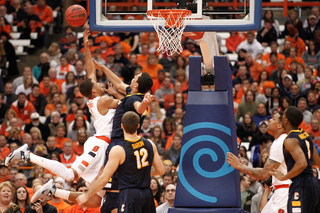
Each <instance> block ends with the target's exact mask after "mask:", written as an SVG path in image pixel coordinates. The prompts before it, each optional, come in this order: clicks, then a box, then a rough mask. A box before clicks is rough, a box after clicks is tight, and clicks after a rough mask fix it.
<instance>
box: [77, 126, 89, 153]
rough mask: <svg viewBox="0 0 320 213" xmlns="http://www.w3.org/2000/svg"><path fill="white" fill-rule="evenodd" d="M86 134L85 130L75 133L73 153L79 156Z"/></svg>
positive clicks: (86, 137)
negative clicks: (75, 139)
mask: <svg viewBox="0 0 320 213" xmlns="http://www.w3.org/2000/svg"><path fill="white" fill-rule="evenodd" d="M87 139H88V135H87V133H86V131H83V130H81V131H78V134H77V141H75V142H73V153H74V154H76V155H78V156H80V155H82V154H83V146H84V143H85V142H86V141H87Z"/></svg>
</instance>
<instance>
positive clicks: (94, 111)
mask: <svg viewBox="0 0 320 213" xmlns="http://www.w3.org/2000/svg"><path fill="white" fill-rule="evenodd" d="M83 34H84V44H85V51H86V56H87V57H86V66H87V75H88V79H87V81H90V82H91V87H90V88H87V87H85V88H84V87H83V85H82V84H81V85H80V92H81V93H82V94H83V95H84V96H86V97H88V98H89V100H88V102H87V105H88V108H89V110H90V112H91V115H92V116H93V118H94V124H93V125H94V127H95V129H96V134H95V135H94V136H92V137H90V138H88V140H87V141H86V143H85V145H84V153H83V154H82V155H81V156H80V157H78V158H77V159H76V161H75V162H74V163H73V164H72V167H71V168H70V169H68V168H66V167H65V166H64V165H62V164H61V163H60V162H58V161H54V160H49V159H46V158H42V157H39V156H37V155H34V154H33V153H29V150H28V149H27V147H28V146H26V145H24V146H22V147H21V148H19V149H18V150H16V151H14V152H12V153H11V154H10V155H9V156H8V157H7V158H6V161H5V163H6V164H9V163H11V162H12V160H15V159H20V160H26V161H31V162H32V163H36V164H38V165H40V166H42V167H44V168H46V169H48V170H50V171H51V172H53V173H54V174H56V175H58V176H60V177H62V178H63V179H65V180H68V181H71V180H76V179H78V178H79V176H81V177H82V178H83V179H84V180H86V181H87V182H88V183H92V182H93V181H94V180H95V179H96V177H97V174H98V173H99V171H100V170H101V169H102V168H103V166H104V160H105V156H106V155H105V153H106V150H107V147H108V145H109V144H110V142H111V139H110V138H111V132H112V122H113V118H114V114H115V111H116V110H115V108H116V107H117V106H118V102H119V100H117V99H113V98H111V97H110V96H108V95H105V93H104V90H103V89H102V88H101V86H100V84H98V83H97V79H96V72H95V66H94V64H93V62H92V60H91V54H90V51H89V44H88V32H87V31H85V32H84V33H83ZM106 91H107V90H106ZM55 188H56V187H55V185H54V183H53V182H52V181H50V182H48V183H47V184H45V185H44V186H43V187H42V188H41V189H40V190H38V193H36V194H35V195H34V196H33V197H32V199H31V201H32V202H34V201H37V200H38V199H40V198H42V197H45V196H47V195H49V196H50V195H53V194H54V195H55V196H56V197H60V198H63V199H68V200H71V201H73V202H76V200H75V199H76V197H77V196H78V195H79V194H81V193H70V192H69V191H64V190H59V189H57V190H56V191H55ZM43 192H46V193H44V194H43ZM104 194H105V191H104V190H102V191H101V192H99V193H98V194H97V195H96V196H97V198H96V199H91V200H90V202H88V203H87V204H86V205H87V207H91V208H97V207H99V206H100V203H101V198H102V197H103V196H104Z"/></svg>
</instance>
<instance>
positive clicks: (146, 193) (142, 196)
mask: <svg viewBox="0 0 320 213" xmlns="http://www.w3.org/2000/svg"><path fill="white" fill-rule="evenodd" d="M118 212H123V213H133V212H137V213H138V212H148V213H156V208H155V205H154V199H153V195H152V191H151V189H150V188H147V189H124V190H120V193H119V208H118Z"/></svg>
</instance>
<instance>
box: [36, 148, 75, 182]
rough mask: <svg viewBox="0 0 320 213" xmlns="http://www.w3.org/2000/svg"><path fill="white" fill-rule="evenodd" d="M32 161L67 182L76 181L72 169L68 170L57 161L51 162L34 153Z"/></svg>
mask: <svg viewBox="0 0 320 213" xmlns="http://www.w3.org/2000/svg"><path fill="white" fill-rule="evenodd" d="M30 160H31V162H32V163H35V164H37V165H39V166H42V167H44V168H45V169H48V170H50V171H51V172H52V173H54V174H56V175H58V176H59V177H62V178H63V179H65V180H68V181H71V180H73V179H74V173H73V170H72V169H68V168H67V167H65V166H64V165H63V164H62V163H60V162H59V161H56V160H49V159H46V158H43V157H40V156H37V155H35V154H33V153H30Z"/></svg>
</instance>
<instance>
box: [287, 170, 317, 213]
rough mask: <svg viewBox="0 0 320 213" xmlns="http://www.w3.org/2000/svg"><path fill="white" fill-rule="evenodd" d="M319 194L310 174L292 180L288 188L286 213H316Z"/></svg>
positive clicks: (314, 179)
mask: <svg viewBox="0 0 320 213" xmlns="http://www.w3.org/2000/svg"><path fill="white" fill-rule="evenodd" d="M319 192H320V186H319V184H318V181H317V179H316V178H315V177H313V176H312V174H311V175H306V176H303V177H298V178H296V179H294V180H293V181H292V183H291V185H290V188H289V197H288V205H287V208H288V213H300V212H301V213H318V211H317V210H316V206H317V204H318V201H319Z"/></svg>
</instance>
